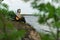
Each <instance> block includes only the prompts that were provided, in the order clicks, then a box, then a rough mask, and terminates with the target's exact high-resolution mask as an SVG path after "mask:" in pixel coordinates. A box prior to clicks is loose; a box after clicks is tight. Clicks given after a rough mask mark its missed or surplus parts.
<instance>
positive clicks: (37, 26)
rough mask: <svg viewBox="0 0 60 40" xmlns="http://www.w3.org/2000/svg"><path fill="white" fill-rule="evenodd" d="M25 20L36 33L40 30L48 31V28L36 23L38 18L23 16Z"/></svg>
mask: <svg viewBox="0 0 60 40" xmlns="http://www.w3.org/2000/svg"><path fill="white" fill-rule="evenodd" d="M24 17H25V19H26V22H27V23H29V24H30V25H32V26H33V27H34V28H35V29H36V30H37V31H38V32H40V31H41V29H44V30H48V31H49V28H48V27H47V26H46V25H41V24H39V23H38V16H24Z"/></svg>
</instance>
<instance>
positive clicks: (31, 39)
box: [13, 21, 41, 40]
mask: <svg viewBox="0 0 60 40" xmlns="http://www.w3.org/2000/svg"><path fill="white" fill-rule="evenodd" d="M13 24H14V25H15V27H16V28H17V30H21V29H24V30H26V31H27V32H26V34H25V36H24V37H23V38H22V40H41V38H40V35H39V33H38V32H37V31H36V30H35V29H34V28H33V27H32V26H31V25H29V24H28V23H20V22H16V21H15V22H13Z"/></svg>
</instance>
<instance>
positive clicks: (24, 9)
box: [3, 0, 37, 14]
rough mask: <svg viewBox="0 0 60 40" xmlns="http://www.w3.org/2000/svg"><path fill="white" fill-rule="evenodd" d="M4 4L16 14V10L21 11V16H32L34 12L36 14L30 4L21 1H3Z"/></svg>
mask: <svg viewBox="0 0 60 40" xmlns="http://www.w3.org/2000/svg"><path fill="white" fill-rule="evenodd" d="M3 2H4V3H7V4H8V5H9V9H10V10H14V11H15V12H16V10H17V9H21V13H22V14H32V13H34V12H37V10H34V9H33V8H32V7H31V4H30V2H27V3H25V2H23V1H21V0H4V1H3Z"/></svg>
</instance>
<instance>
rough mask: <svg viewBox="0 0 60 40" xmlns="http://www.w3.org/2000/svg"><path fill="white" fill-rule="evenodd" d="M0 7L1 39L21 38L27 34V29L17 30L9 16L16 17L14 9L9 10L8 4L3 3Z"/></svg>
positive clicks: (15, 39)
mask: <svg viewBox="0 0 60 40" xmlns="http://www.w3.org/2000/svg"><path fill="white" fill-rule="evenodd" d="M1 5H2V6H3V7H5V8H6V9H5V8H0V40H19V39H20V38H22V37H23V36H24V35H25V32H26V31H25V30H19V31H18V30H17V29H16V28H15V27H14V25H13V24H12V22H11V21H8V18H13V17H15V13H14V11H9V10H8V5H7V4H1Z"/></svg>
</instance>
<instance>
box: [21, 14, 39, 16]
mask: <svg viewBox="0 0 60 40" xmlns="http://www.w3.org/2000/svg"><path fill="white" fill-rule="evenodd" d="M21 15H22V16H39V15H38V14H21Z"/></svg>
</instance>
